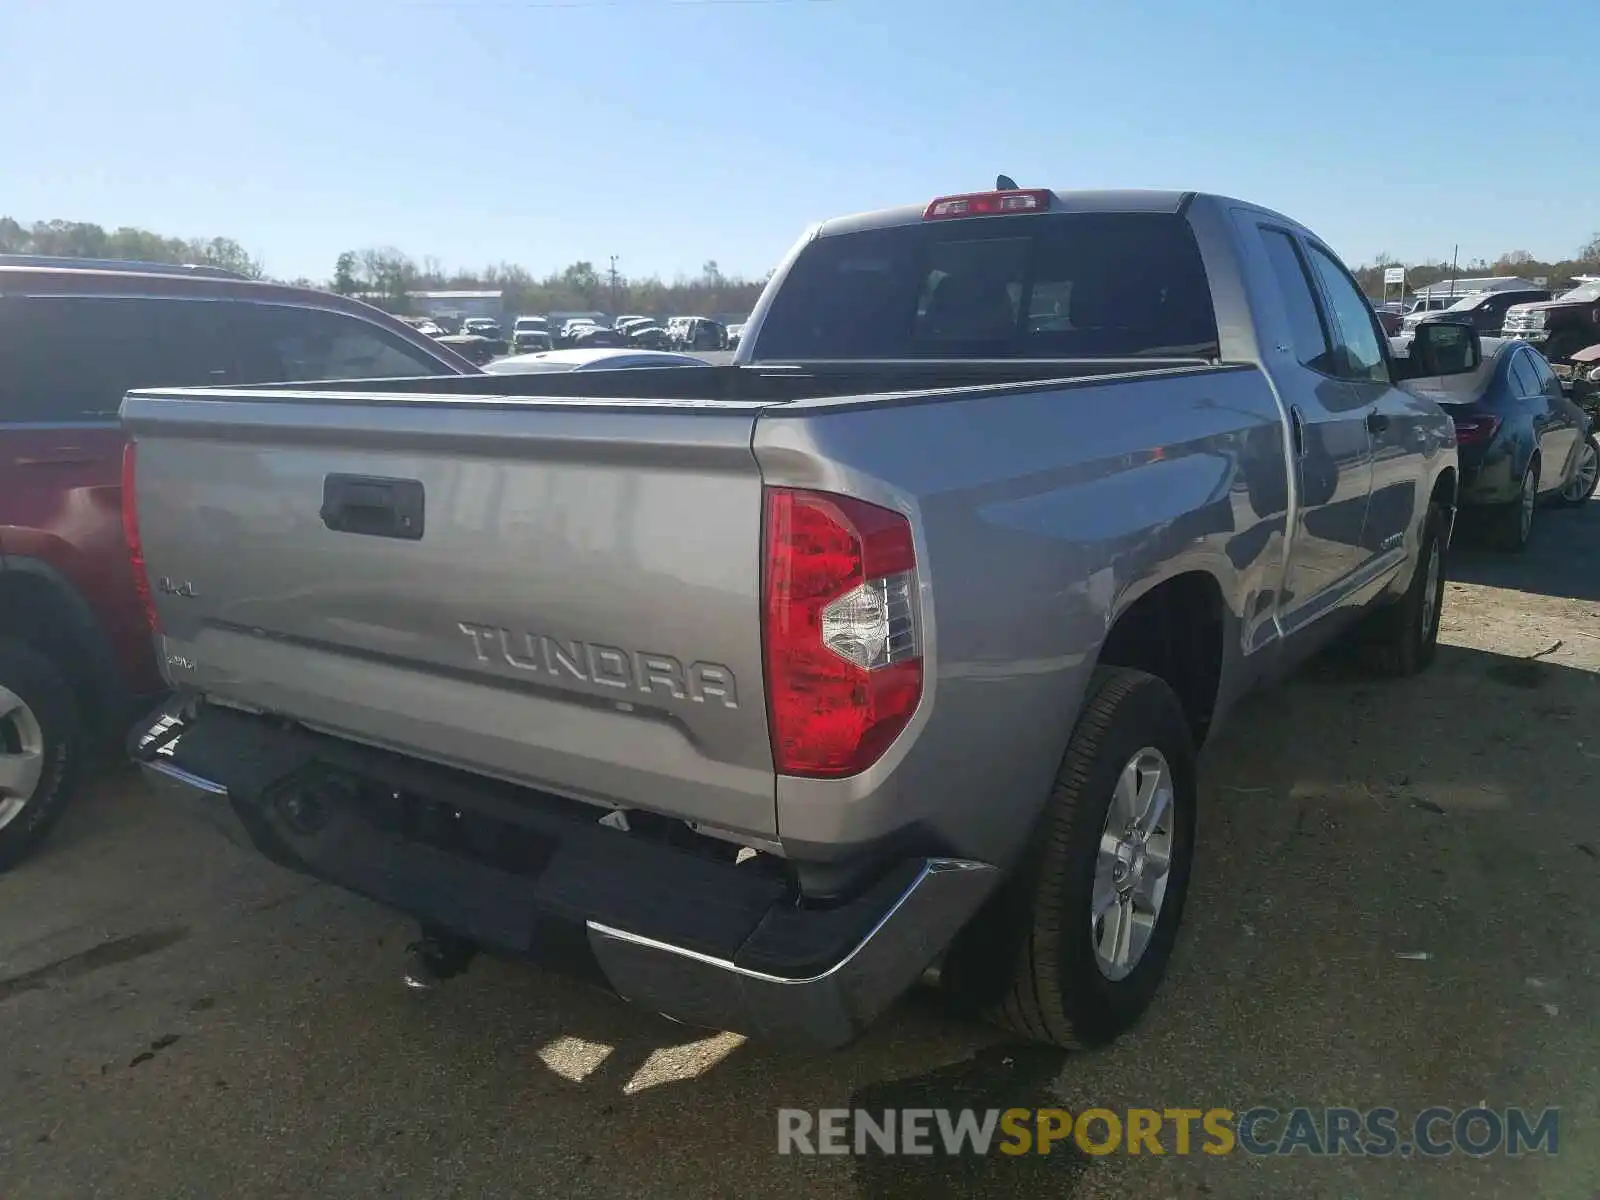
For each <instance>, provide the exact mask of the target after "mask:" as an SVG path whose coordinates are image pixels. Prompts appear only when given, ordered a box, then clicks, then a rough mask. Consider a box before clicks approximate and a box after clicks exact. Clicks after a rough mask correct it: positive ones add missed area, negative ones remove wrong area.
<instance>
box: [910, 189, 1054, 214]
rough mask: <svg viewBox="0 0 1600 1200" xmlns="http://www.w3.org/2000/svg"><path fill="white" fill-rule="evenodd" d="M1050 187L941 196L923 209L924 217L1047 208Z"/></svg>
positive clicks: (1021, 211)
mask: <svg viewBox="0 0 1600 1200" xmlns="http://www.w3.org/2000/svg"><path fill="white" fill-rule="evenodd" d="M1050 200H1051V192H1050V189H1049V188H1023V189H1019V190H1016V191H1010V192H972V193H970V194H968V195H965V196H941V197H939V199H937V200H935V201H933V202H932V203H931V204H929V205H928V207H927V208H925V209H923V211H922V219H923V220H924V221H939V220H943V219H944V218H946V217H983V216H995V215H998V214H1000V213H1025V212H1044V211H1045V210H1046V209H1048V208H1049V207H1050Z"/></svg>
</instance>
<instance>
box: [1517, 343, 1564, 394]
mask: <svg viewBox="0 0 1600 1200" xmlns="http://www.w3.org/2000/svg"><path fill="white" fill-rule="evenodd" d="M1525 353H1526V354H1527V356H1528V362H1529V363H1530V364H1531V365H1532V366H1533V373H1534V374H1535V375H1537V376H1538V377H1539V386H1540V388H1542V389H1543V390H1544V391H1546V392H1550V391H1552V390H1554V389H1555V388H1558V387H1560V386H1561V385H1560V383H1559V381H1558V380H1557V379H1556V373H1555V372H1554V371H1552V370H1551V369H1550V362H1549V360H1548V359H1546V358H1545V356H1544V355H1542V354H1540V353H1539V352H1538V351H1536V350H1528V351H1525Z"/></svg>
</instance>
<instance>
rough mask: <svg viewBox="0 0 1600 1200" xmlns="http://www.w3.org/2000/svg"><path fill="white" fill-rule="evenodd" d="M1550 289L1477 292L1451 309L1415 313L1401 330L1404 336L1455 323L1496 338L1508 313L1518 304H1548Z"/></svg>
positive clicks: (1453, 305) (1463, 298)
mask: <svg viewBox="0 0 1600 1200" xmlns="http://www.w3.org/2000/svg"><path fill="white" fill-rule="evenodd" d="M1549 298H1550V290H1549V289H1548V288H1518V289H1515V290H1511V289H1508V290H1505V291H1494V292H1475V293H1473V294H1472V295H1470V296H1463V297H1461V298H1460V299H1459V300H1457V301H1456V302H1455V303H1453V304H1451V305H1450V306H1449V307H1448V308H1441V309H1437V310H1435V311H1432V312H1420V313H1412V314H1411V315H1409V316H1407V317H1406V319H1405V322H1404V324H1403V325H1402V326H1401V333H1402V334H1405V333H1410V332H1412V331H1413V330H1415V329H1416V327H1417V326H1418V325H1421V324H1423V323H1424V322H1427V321H1453V322H1457V323H1460V324H1465V325H1471V326H1472V327H1473V328H1474V329H1476V330H1477V331H1478V333H1479V334H1480V335H1481V336H1483V337H1496V336H1498V335H1499V333H1500V329H1501V326H1503V325H1504V324H1505V320H1506V313H1507V312H1508V311H1509V310H1510V308H1511V306H1512V305H1514V304H1524V303H1526V302H1528V301H1531V300H1548V299H1549Z"/></svg>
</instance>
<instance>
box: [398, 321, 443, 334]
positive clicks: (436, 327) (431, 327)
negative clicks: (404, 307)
mask: <svg viewBox="0 0 1600 1200" xmlns="http://www.w3.org/2000/svg"><path fill="white" fill-rule="evenodd" d="M399 320H401V321H404V322H405V323H406V324H407V325H409V326H411V328H413V329H415V330H416V331H417V332H418V333H420V334H423V335H424V336H426V337H432V338H437V337H443V336H444V326H442V325H440V324H438V323H437V322H436V321H434V320H432V319H431V318H429V317H400V318H399Z"/></svg>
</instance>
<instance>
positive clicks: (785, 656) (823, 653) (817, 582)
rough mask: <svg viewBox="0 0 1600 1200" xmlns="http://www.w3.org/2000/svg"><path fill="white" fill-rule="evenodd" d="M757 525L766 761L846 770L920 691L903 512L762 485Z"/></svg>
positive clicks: (865, 759) (815, 770) (869, 759)
mask: <svg viewBox="0 0 1600 1200" xmlns="http://www.w3.org/2000/svg"><path fill="white" fill-rule="evenodd" d="M765 537H766V547H765V549H766V553H765V560H764V571H763V573H764V578H763V613H762V617H763V622H762V637H763V640H764V643H765V651H766V666H767V715H768V718H769V720H770V722H771V726H772V758H773V763H774V766H775V767H776V769H777V770H778V772H779V773H780V774H784V775H807V776H812V777H821V778H835V777H838V776H841V775H854V774H857V773H858V772H861V771H864V770H866V769H867V768H868V767H869V766H871V765H872V764H873V763H874V762H876V761H877V760H878V759H879V758H880V757H881V756H882V755H883V752H884V751H885V750H887V749H888V748H889V744H890V743H891V742H892V741H894V739H895V737H896V736H897V735H898V734H899V733H900V731H901V730H902V729H904V728H905V727H906V723H907V722H908V721H910V720H911V714H912V713H913V712H915V711H916V708H917V702H918V701H919V700H920V699H921V698H922V647H921V645H920V638H919V636H918V631H917V620H916V615H917V575H916V566H917V558H916V550H915V548H914V547H913V545H912V541H911V523H910V522H909V521H907V520H906V518H905V517H903V516H901V515H900V514H899V513H897V512H891V511H890V510H889V509H886V508H879V507H878V506H877V505H874V504H867V503H865V502H863V501H860V500H852V499H850V498H848V497H845V496H834V495H829V494H827V493H823V492H808V491H800V490H796V489H791V488H769V489H767V500H766V534H765Z"/></svg>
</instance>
